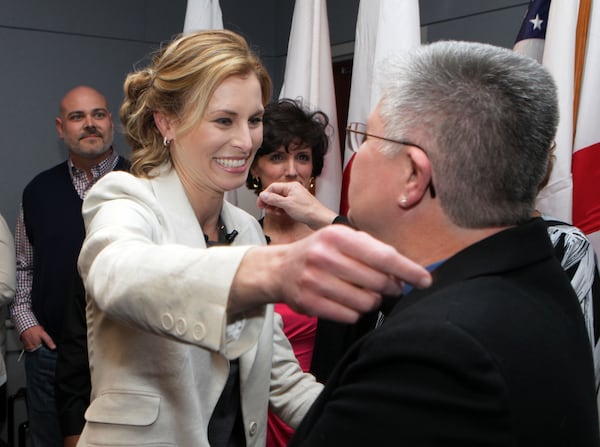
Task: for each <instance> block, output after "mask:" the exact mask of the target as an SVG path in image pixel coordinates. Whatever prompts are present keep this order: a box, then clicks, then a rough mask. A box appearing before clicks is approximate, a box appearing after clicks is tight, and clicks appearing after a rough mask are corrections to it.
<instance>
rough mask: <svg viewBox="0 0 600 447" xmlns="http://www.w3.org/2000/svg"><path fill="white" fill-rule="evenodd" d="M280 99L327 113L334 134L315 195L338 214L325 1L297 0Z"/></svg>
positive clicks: (338, 178) (334, 118)
mask: <svg viewBox="0 0 600 447" xmlns="http://www.w3.org/2000/svg"><path fill="white" fill-rule="evenodd" d="M279 97H280V98H291V99H301V100H302V102H303V103H304V105H305V106H307V107H310V108H312V109H319V110H321V111H323V112H325V113H326V114H327V116H328V117H329V123H330V125H331V127H332V129H333V131H332V132H331V133H330V135H329V150H328V151H327V154H326V156H325V163H324V166H323V172H322V173H321V175H320V176H319V178H317V181H316V196H317V198H318V199H319V200H320V201H321V203H323V204H324V205H326V206H327V207H328V208H330V209H332V210H334V211H336V212H337V211H338V210H339V206H340V191H341V183H342V162H341V155H340V144H339V138H338V129H337V110H336V105H335V91H334V85H333V66H332V61H331V47H330V42H329V24H328V21H327V2H326V1H325V0H297V1H296V5H295V7H294V16H293V19H292V28H291V31H290V40H289V44H288V53H287V59H286V64H285V75H284V80H283V87H282V89H281V94H280V95H279Z"/></svg>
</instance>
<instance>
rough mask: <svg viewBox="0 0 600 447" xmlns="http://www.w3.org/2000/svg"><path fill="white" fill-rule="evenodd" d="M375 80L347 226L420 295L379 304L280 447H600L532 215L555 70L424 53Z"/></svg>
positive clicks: (553, 102)
mask: <svg viewBox="0 0 600 447" xmlns="http://www.w3.org/2000/svg"><path fill="white" fill-rule="evenodd" d="M383 70H384V72H383V74H382V77H381V79H382V98H381V100H380V102H379V103H378V105H377V106H376V107H375V109H374V111H373V112H372V113H371V115H370V116H369V120H368V122H367V125H366V127H364V126H361V125H351V126H349V129H348V131H349V133H350V135H351V144H352V147H353V148H354V149H355V150H357V153H356V157H355V160H354V164H353V167H352V177H351V181H350V188H349V203H350V210H349V219H350V222H351V223H352V224H353V225H354V226H355V227H356V228H360V229H362V230H363V231H366V232H367V233H369V234H371V235H372V236H374V237H376V238H378V239H380V240H381V241H384V242H388V243H390V244H392V245H393V246H394V247H395V248H396V249H397V250H398V252H400V253H402V254H404V255H406V256H408V257H410V258H412V259H415V260H416V261H418V262H419V263H420V264H422V265H424V266H427V267H428V269H430V270H431V271H432V275H433V284H432V286H431V287H429V288H427V289H423V290H404V292H403V294H402V295H398V296H395V297H392V296H390V297H388V298H386V299H384V301H383V302H384V304H385V306H384V310H385V312H384V316H385V318H384V319H383V323H382V324H381V325H380V326H379V327H377V328H376V329H374V330H372V331H371V332H370V333H369V334H368V335H366V336H365V337H363V338H362V339H361V340H359V341H358V342H357V343H356V344H355V345H354V346H353V347H352V348H350V350H349V351H348V353H347V354H346V356H345V357H344V358H343V360H342V361H341V362H340V363H339V364H338V366H337V368H336V369H335V370H334V372H333V373H332V375H331V377H330V378H329V380H328V381H327V384H326V385H325V388H324V390H323V391H322V393H321V394H320V396H319V397H318V399H317V401H316V402H315V404H314V405H313V406H312V407H311V410H310V411H309V413H308V414H307V416H306V417H305V418H304V420H303V422H302V424H301V425H300V427H298V429H297V430H296V431H295V434H294V437H293V438H292V440H291V442H290V446H292V447H293V446H311V447H314V446H330V445H344V446H364V445H389V444H390V443H393V444H394V445H420V446H444V445H478V446H484V445H489V446H491V445H494V446H513V445H544V446H564V445H577V446H590V447H591V446H597V445H599V442H600V439H599V431H598V413H597V408H596V400H595V394H594V369H593V360H592V353H591V349H590V344H589V339H588V333H587V330H586V326H585V323H584V319H583V316H582V313H581V310H580V306H579V303H578V300H577V296H576V295H575V292H574V290H573V288H572V287H571V284H570V282H569V279H568V277H567V275H566V274H565V272H564V270H563V268H562V267H561V265H560V263H559V262H558V260H557V258H556V256H555V252H554V249H553V246H552V244H551V243H550V239H549V237H548V231H547V225H546V223H545V222H544V221H543V220H542V219H540V218H532V217H531V215H532V213H533V211H534V207H535V199H536V196H537V192H538V186H539V184H540V182H541V181H542V179H543V177H544V175H545V173H546V171H547V165H548V160H549V152H550V150H551V149H550V148H551V146H552V142H553V139H554V136H555V133H556V127H557V123H558V104H557V103H558V101H557V95H556V88H555V85H554V82H553V79H552V77H551V75H550V74H549V73H548V72H547V70H546V69H545V68H543V67H542V66H541V65H540V64H537V63H536V62H535V61H533V60H531V59H528V58H526V57H523V56H520V55H518V54H516V53H514V52H513V51H510V50H507V49H503V48H498V47H494V46H491V45H486V44H479V43H474V42H436V43H433V44H430V45H425V46H422V47H420V48H418V49H415V50H414V51H413V52H411V53H410V54H408V55H406V56H405V57H397V58H393V59H391V60H389V61H388V63H386V64H385V67H383ZM382 182H385V188H382V187H381V184H382ZM267 195H268V194H267ZM271 195H273V193H271ZM267 198H268V197H266V198H265V197H261V199H260V200H266V199H267ZM271 205H272V204H271ZM333 226H335V225H333Z"/></svg>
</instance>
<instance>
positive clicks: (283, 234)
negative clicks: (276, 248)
mask: <svg viewBox="0 0 600 447" xmlns="http://www.w3.org/2000/svg"><path fill="white" fill-rule="evenodd" d="M263 231H264V233H265V234H266V235H267V236H269V237H270V238H271V243H272V244H285V243H289V242H295V241H297V240H299V239H302V238H304V237H306V236H308V235H309V234H311V233H312V232H313V230H311V229H310V227H308V226H307V225H305V224H303V223H301V222H298V221H295V220H294V219H292V218H291V217H290V216H288V215H287V214H273V213H267V214H266V215H265V217H264V220H263Z"/></svg>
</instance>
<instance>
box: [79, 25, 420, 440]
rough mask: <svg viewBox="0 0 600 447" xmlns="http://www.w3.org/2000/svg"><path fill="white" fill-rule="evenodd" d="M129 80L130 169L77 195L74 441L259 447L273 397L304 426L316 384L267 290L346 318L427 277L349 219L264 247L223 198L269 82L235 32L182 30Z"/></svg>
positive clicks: (238, 177) (242, 169)
mask: <svg viewBox="0 0 600 447" xmlns="http://www.w3.org/2000/svg"><path fill="white" fill-rule="evenodd" d="M124 92H125V99H124V102H123V104H122V106H121V113H120V117H121V122H122V124H123V127H124V130H125V135H126V138H127V141H128V142H129V144H130V145H131V148H132V153H131V162H132V166H131V173H120V172H114V173H110V174H108V175H106V176H105V177H104V178H103V179H101V180H100V181H99V182H98V183H97V184H96V185H95V186H94V187H93V188H92V189H91V191H90V192H89V194H88V196H87V197H86V199H85V201H84V203H83V208H82V212H83V217H84V221H85V227H86V239H85V241H84V243H83V246H82V249H81V253H80V256H79V261H78V267H79V272H80V274H81V277H82V280H83V284H84V287H85V291H86V300H87V308H86V317H87V326H88V351H89V361H90V371H91V379H92V395H91V403H90V406H89V407H88V409H87V411H86V413H85V417H86V425H85V427H84V429H83V432H82V434H81V438H80V440H79V444H78V445H80V446H86V445H97V444H105V445H116V444H119V445H143V444H145V443H147V444H150V443H152V444H160V445H178V446H182V447H186V446H190V447H191V446H193V447H202V446H209V445H210V446H211V447H215V446H248V447H250V446H263V445H264V443H265V439H266V425H267V408H268V406H269V405H270V406H271V408H272V409H273V410H274V411H275V412H276V413H277V414H278V416H280V417H281V418H282V419H283V420H284V421H285V422H286V423H288V424H289V425H291V426H296V425H297V424H298V423H299V422H300V419H301V418H302V416H303V415H304V414H305V412H306V411H307V409H308V408H309V406H310V405H311V404H312V402H313V401H314V399H315V397H316V396H317V394H318V393H319V392H320V390H321V388H322V387H321V385H320V384H318V383H317V382H316V381H315V380H314V377H312V376H311V375H309V374H305V373H303V372H302V370H301V369H300V367H299V365H298V362H297V360H296V358H295V357H294V354H293V351H292V349H291V347H290V345H289V342H288V341H287V338H286V337H285V335H284V334H283V332H282V330H281V328H280V326H279V325H274V315H273V306H272V305H271V304H270V303H273V302H279V301H283V302H285V303H287V304H288V305H290V306H291V307H292V308H293V309H295V310H299V311H303V312H306V313H310V314H315V315H317V316H320V317H326V318H335V319H337V320H340V321H342V322H347V323H351V322H353V321H355V320H356V319H357V318H358V317H359V315H360V314H361V313H363V312H367V311H370V310H372V309H373V308H374V307H376V306H378V305H379V303H380V302H381V296H382V295H384V294H388V293H399V292H400V291H401V290H402V289H403V287H404V281H408V282H410V283H415V284H417V285H419V286H421V287H422V286H427V285H429V283H430V275H429V274H428V273H427V271H426V270H425V269H423V268H422V267H420V266H418V265H417V264H415V263H413V262H412V261H410V260H408V259H407V258H405V257H404V256H401V255H400V254H398V253H397V252H396V251H395V250H394V249H393V248H392V247H390V246H388V245H386V244H383V243H381V242H378V241H376V240H375V239H374V238H372V237H370V236H368V235H367V234H365V233H361V232H357V231H355V230H353V229H350V228H347V227H342V226H338V227H337V228H333V226H332V227H330V228H324V229H322V230H320V231H318V232H315V233H314V234H311V235H309V236H307V237H305V238H303V239H301V240H299V241H296V242H293V243H289V244H279V245H272V246H268V247H267V246H264V245H265V243H266V241H265V238H264V234H263V232H262V230H261V228H260V225H259V224H258V222H257V221H256V220H255V219H254V218H253V217H252V216H250V215H249V214H248V213H246V212H244V211H243V210H241V209H239V208H236V207H234V206H233V205H231V204H229V203H228V202H226V201H224V193H225V192H226V191H229V190H233V189H235V188H238V187H240V186H241V185H243V184H244V182H245V180H246V177H247V175H248V170H249V168H250V165H251V162H252V160H253V158H254V155H255V153H256V151H257V149H258V148H259V146H260V144H261V143H262V137H263V135H262V134H263V126H262V118H263V113H264V105H265V104H266V103H267V102H268V100H269V97H270V94H271V80H270V78H269V76H268V74H267V71H266V69H265V67H264V66H263V65H262V63H261V62H260V61H259V59H258V58H257V57H256V56H255V54H254V53H253V52H252V51H251V50H250V48H249V46H248V44H247V42H246V41H245V39H244V38H242V37H241V36H239V35H238V34H236V33H233V32H231V31H227V30H213V31H202V32H196V33H190V34H185V35H182V36H178V37H176V38H175V39H174V40H173V41H171V42H169V43H168V44H167V45H165V46H164V47H163V48H162V49H161V50H160V51H159V52H157V53H156V54H155V55H154V57H153V59H152V62H151V64H150V65H149V66H148V67H146V68H143V69H140V70H138V71H135V72H132V73H130V74H129V75H128V76H127V78H126V81H125V85H124Z"/></svg>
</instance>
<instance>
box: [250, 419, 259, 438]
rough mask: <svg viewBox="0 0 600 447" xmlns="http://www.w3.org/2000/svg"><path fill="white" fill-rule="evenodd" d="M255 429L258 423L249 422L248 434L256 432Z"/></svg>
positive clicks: (252, 434)
mask: <svg viewBox="0 0 600 447" xmlns="http://www.w3.org/2000/svg"><path fill="white" fill-rule="evenodd" d="M257 430H258V424H257V423H256V422H254V421H253V422H250V429H249V433H250V436H254V435H255V434H256V431H257Z"/></svg>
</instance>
